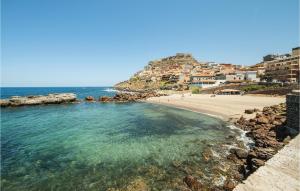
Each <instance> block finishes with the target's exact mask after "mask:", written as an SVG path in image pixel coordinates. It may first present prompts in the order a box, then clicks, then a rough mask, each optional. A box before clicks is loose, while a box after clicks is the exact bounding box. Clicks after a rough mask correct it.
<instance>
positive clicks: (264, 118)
mask: <svg viewBox="0 0 300 191" xmlns="http://www.w3.org/2000/svg"><path fill="white" fill-rule="evenodd" d="M257 123H258V124H267V123H269V120H268V118H266V117H264V116H261V117H259V118H258V119H257Z"/></svg>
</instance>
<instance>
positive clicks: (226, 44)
mask: <svg viewBox="0 0 300 191" xmlns="http://www.w3.org/2000/svg"><path fill="white" fill-rule="evenodd" d="M1 9H2V11H1V15H2V17H1V21H2V22H1V24H2V31H1V32H2V33H1V37H2V41H1V45H2V80H1V81H2V83H1V85H2V86H109V85H113V84H114V83H116V82H118V81H122V80H126V79H128V78H129V77H130V76H131V75H132V74H133V73H135V72H136V71H138V70H140V69H142V68H143V67H144V66H145V65H146V64H147V63H148V61H150V60H153V59H157V58H161V57H165V56H170V55H174V54H175V53H177V52H187V53H192V54H193V55H194V56H195V57H196V58H197V59H198V60H201V61H216V62H227V63H229V62H230V63H234V64H243V65H250V64H255V63H257V62H259V61H260V60H261V57H262V56H264V55H265V54H268V53H287V52H290V51H291V48H293V47H296V46H299V1H298V0H2V1H1Z"/></svg>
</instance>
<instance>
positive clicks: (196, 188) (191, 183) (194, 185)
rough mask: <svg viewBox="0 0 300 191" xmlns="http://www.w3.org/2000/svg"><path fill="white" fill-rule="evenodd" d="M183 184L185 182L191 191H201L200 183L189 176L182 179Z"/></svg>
mask: <svg viewBox="0 0 300 191" xmlns="http://www.w3.org/2000/svg"><path fill="white" fill-rule="evenodd" d="M183 182H185V183H186V185H187V186H188V187H189V188H190V189H192V190H193V191H201V188H202V187H203V186H202V184H201V182H199V181H198V180H197V178H195V177H193V176H191V175H188V176H186V177H184V179H183Z"/></svg>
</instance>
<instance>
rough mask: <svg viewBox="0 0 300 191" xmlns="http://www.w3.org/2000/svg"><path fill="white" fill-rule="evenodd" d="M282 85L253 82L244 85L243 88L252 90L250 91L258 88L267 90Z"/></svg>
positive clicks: (246, 90)
mask: <svg viewBox="0 0 300 191" xmlns="http://www.w3.org/2000/svg"><path fill="white" fill-rule="evenodd" d="M278 87H280V84H272V85H258V84H252V85H248V86H244V87H242V88H241V90H242V91H245V92H250V91H256V90H266V89H273V88H278Z"/></svg>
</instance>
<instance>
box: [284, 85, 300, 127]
mask: <svg viewBox="0 0 300 191" xmlns="http://www.w3.org/2000/svg"><path fill="white" fill-rule="evenodd" d="M299 99H300V90H293V92H292V93H291V94H287V96H286V109H287V111H286V112H287V127H288V128H289V130H290V131H291V132H294V133H298V132H299Z"/></svg>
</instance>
